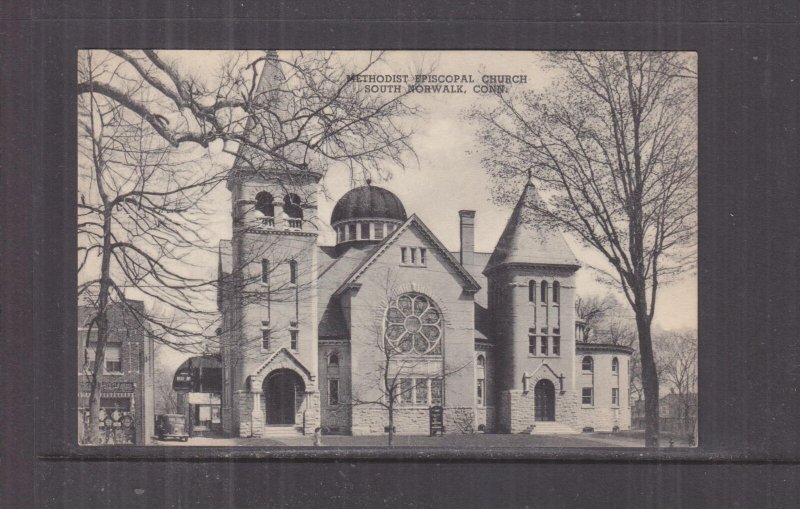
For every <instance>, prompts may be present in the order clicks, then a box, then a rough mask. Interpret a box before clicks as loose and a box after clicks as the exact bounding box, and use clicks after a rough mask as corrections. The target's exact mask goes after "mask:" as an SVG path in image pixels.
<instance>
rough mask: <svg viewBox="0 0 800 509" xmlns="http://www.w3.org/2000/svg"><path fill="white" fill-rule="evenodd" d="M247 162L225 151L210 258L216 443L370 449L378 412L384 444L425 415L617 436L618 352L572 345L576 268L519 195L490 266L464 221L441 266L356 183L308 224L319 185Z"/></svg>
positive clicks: (310, 177)
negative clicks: (219, 380)
mask: <svg viewBox="0 0 800 509" xmlns="http://www.w3.org/2000/svg"><path fill="white" fill-rule="evenodd" d="M278 65H279V64H278V63H277V59H271V60H268V61H267V63H266V64H265V70H264V72H262V77H261V79H260V84H259V86H260V87H261V88H262V89H264V90H266V89H267V87H268V86H269V84H268V81H269V80H270V79H272V77H274V76H275V73H279V72H280V69H279V67H278ZM265 82H267V84H265ZM241 150H245V151H246V150H247V148H243V149H241ZM245 158H247V159H248V164H244V162H243V160H244V159H245ZM252 161H253V158H252V157H249V155H248V154H242V153H241V151H240V157H239V158H237V161H236V163H235V164H234V167H233V168H232V170H231V172H230V175H229V178H228V184H227V185H228V189H229V190H230V192H231V201H232V220H233V230H232V238H231V239H230V240H228V241H223V242H222V243H221V245H220V249H219V268H218V271H219V294H218V307H219V310H220V313H221V314H222V323H223V325H222V327H221V330H220V339H221V341H220V344H221V356H222V361H223V392H222V398H221V399H222V426H223V430H224V432H225V433H227V434H231V435H236V436H241V437H249V436H254V437H261V436H269V435H271V434H273V435H274V434H287V433H288V434H292V433H313V432H314V430H315V429H316V428H318V427H321V428H323V430H325V431H326V432H330V433H352V434H354V435H359V434H382V433H385V432H386V431H387V429H388V428H387V426H388V425H389V410H388V407H389V406H392V408H393V411H392V414H393V424H394V427H395V430H396V432H397V433H399V434H427V433H428V426H429V409H430V407H432V406H441V407H443V409H444V410H443V413H444V425H445V428H446V432H447V433H467V432H472V431H485V432H496V433H568V432H580V431H581V430H582V429H584V428H587V427H591V428H593V429H595V430H597V431H601V430H608V431H611V430H613V429H615V428H616V429H628V428H629V427H630V409H629V398H628V376H629V375H628V364H629V358H630V355H631V353H632V351H631V350H630V349H629V348H626V347H621V346H616V345H604V344H597V343H581V342H578V341H577V339H578V338H580V337H581V336H580V335H579V334H577V332H576V330H577V329H578V328H579V327H580V326H581V324H580V322H579V321H578V320H576V316H575V311H574V301H575V291H576V288H575V273H576V271H577V270H578V269H579V267H580V264H579V262H578V260H577V259H576V258H575V256H574V254H573V253H572V251H571V250H570V248H569V246H568V245H567V243H566V242H565V240H564V238H563V237H562V235H561V234H560V233H559V232H557V231H553V230H550V229H547V228H545V227H543V226H542V225H540V224H538V223H537V222H536V221H535V220H532V219H531V218H530V217H529V216H530V214H529V210H530V207H531V205H532V204H534V203H536V202H540V200H541V198H540V197H539V195H538V193H537V191H536V189H535V187H534V185H533V184H531V183H528V184H527V185H526V186H525V187H524V189H522V192H521V196H520V198H519V201H518V203H517V205H516V207H515V208H514V210H513V212H512V213H511V216H510V217H509V219H508V222H507V224H506V226H505V229H504V230H503V232H502V234H501V236H500V239H499V241H498V243H497V245H496V247H495V249H494V251H493V252H491V253H482V252H476V251H475V249H474V245H475V242H474V240H475V221H476V217H475V212H474V211H469V210H462V211H459V212H458V213H459V217H460V239H461V241H460V246H459V249H458V250H457V251H450V250H448V249H447V247H445V246H444V245H443V244H442V242H441V241H440V240H439V239H438V238H437V236H436V233H435V232H433V231H431V230H430V229H429V228H428V227H427V226H426V225H425V222H424V221H423V218H421V217H419V216H417V215H416V214H414V213H413V212H412V211H407V210H406V209H405V207H404V206H403V203H402V202H401V201H400V199H399V198H398V197H397V196H396V195H395V194H393V193H392V192H391V191H389V190H387V189H384V188H382V187H379V186H376V185H372V184H371V183H370V182H367V184H366V185H364V186H361V187H356V188H354V189H351V190H350V191H348V192H347V193H345V194H344V196H342V197H341V198H340V199H339V201H338V202H337V203H336V205H335V207H334V209H333V213H332V215H331V217H330V218H320V217H318V215H317V205H316V195H317V188H318V186H319V184H320V181H321V179H322V175H320V174H318V173H315V172H314V171H313V169H310V168H292V167H288V166H284V167H281V168H278V167H272V166H269V165H268V164H266V163H265V166H264V167H263V168H258V169H254V167H253V164H252ZM442 213H447V212H446V211H442ZM453 213H455V211H454V212H453ZM323 222H325V223H327V225H328V226H329V227H330V228H332V229H333V231H334V232H335V234H336V242H335V244H334V245H322V244H321V242H320V240H319V237H320V230H321V228H323ZM390 404H391V405H390Z"/></svg>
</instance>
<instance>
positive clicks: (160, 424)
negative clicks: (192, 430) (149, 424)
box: [156, 414, 189, 442]
mask: <svg viewBox="0 0 800 509" xmlns="http://www.w3.org/2000/svg"><path fill="white" fill-rule="evenodd" d="M156 435H158V439H159V440H164V439H165V438H177V439H178V440H180V441H181V442H186V441H187V440H189V433H187V432H186V417H185V416H183V415H181V414H161V415H157V416H156Z"/></svg>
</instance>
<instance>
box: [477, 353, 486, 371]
mask: <svg viewBox="0 0 800 509" xmlns="http://www.w3.org/2000/svg"><path fill="white" fill-rule="evenodd" d="M485 365H486V359H484V358H483V355H479V356H478V367H479V368H482V367H484V366H485Z"/></svg>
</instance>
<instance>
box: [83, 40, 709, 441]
mask: <svg viewBox="0 0 800 509" xmlns="http://www.w3.org/2000/svg"><path fill="white" fill-rule="evenodd" d="M76 75H77V80H78V81H77V92H78V93H77V126H76V128H77V143H78V147H77V156H78V159H77V162H76V164H77V178H78V183H77V191H78V196H77V218H76V220H77V236H78V237H77V261H78V267H77V268H78V281H77V283H78V285H77V295H78V310H77V317H78V324H77V325H78V326H77V330H76V331H75V341H74V344H75V347H76V348H77V359H78V364H77V366H75V369H76V371H77V373H76V375H73V376H77V378H78V384H77V385H78V394H77V395H76V400H75V401H76V407H75V409H74V412H75V413H74V415H75V419H76V420H77V422H78V426H77V430H78V436H76V437H74V440H75V443H76V444H79V445H81V446H116V445H135V446H156V447H184V446H206V447H207V446H219V447H238V446H246V447H263V448H265V449H270V448H280V447H287V446H289V447H299V446H307V447H309V448H325V447H343V448H346V447H372V448H376V447H380V448H383V447H385V448H387V449H386V450H387V451H389V452H390V453H391V451H392V450H396V448H402V447H419V448H443V447H444V448H452V449H459V450H469V449H479V450H502V449H508V448H513V449H514V450H526V449H531V450H535V449H538V448H575V447H588V448H600V447H605V448H690V447H696V446H698V437H697V435H698V345H699V344H700V345H701V344H702V340H701V339H700V338H699V336H698V325H697V322H698V297H697V296H698V281H697V280H698V259H697V250H698V237H697V226H698V217H697V216H698V128H697V125H698V118H697V110H698V95H697V92H698V72H697V54H696V53H694V52H669V51H500V50H493V51H488V50H482V51H477V50H459V51H397V50H392V51H366V50H357V51H356V50H349V51H308V50H303V51H300V50H296V51H291V50H285V49H282V50H270V49H264V50H246V51H245V50H242V51H227V50H226V51H222V50H214V51H211V50H208V51H206V50H157V49H153V50H148V49H131V50H124V49H84V50H80V51H79V52H78V56H77V72H76Z"/></svg>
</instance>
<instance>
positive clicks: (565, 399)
mask: <svg viewBox="0 0 800 509" xmlns="http://www.w3.org/2000/svg"><path fill="white" fill-rule="evenodd" d="M555 407H556V408H555V410H556V415H555V417H556V422H560V423H563V424H566V425H568V426H572V427H573V428H574V427H576V426H577V404H576V399H575V395H574V394H573V393H571V392H569V391H567V392H564V393H563V394H562V393H560V392H559V391H556V403H555ZM535 424H536V421H535V400H534V396H533V391H521V390H512V391H503V392H501V393H500V401H499V405H498V416H497V430H498V431H499V432H500V433H525V432H528V431H530V429H531V426H533V425H535Z"/></svg>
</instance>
